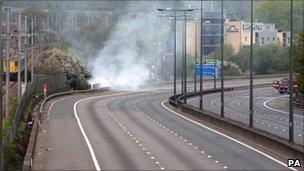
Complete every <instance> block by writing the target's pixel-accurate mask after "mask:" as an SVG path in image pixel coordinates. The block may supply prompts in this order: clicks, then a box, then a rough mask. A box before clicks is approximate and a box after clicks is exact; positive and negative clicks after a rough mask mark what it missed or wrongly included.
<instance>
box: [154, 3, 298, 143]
mask: <svg viewBox="0 0 304 171" xmlns="http://www.w3.org/2000/svg"><path fill="white" fill-rule="evenodd" d="M250 1H251V9H250V18H251V20H250V24H251V28H250V57H249V68H250V71H249V72H250V73H249V74H250V75H249V127H250V128H252V127H253V126H254V125H253V123H254V122H253V121H254V118H253V31H254V30H253V0H250ZM220 9H221V39H220V40H221V41H220V43H221V56H220V59H221V64H220V65H221V72H220V74H221V75H220V77H221V113H220V117H221V118H224V117H225V108H224V107H225V102H224V90H225V89H224V1H223V0H221V8H220ZM194 10H197V9H184V10H181V9H158V11H173V12H174V29H173V30H174V96H176V12H179V11H183V12H184V26H183V31H182V38H183V43H182V80H181V81H182V84H181V94H182V96H183V99H184V103H186V102H187V67H186V66H187V56H186V55H187V49H186V29H187V25H186V12H187V11H194ZM199 10H200V14H201V17H200V20H201V21H200V73H199V74H200V90H199V91H200V92H199V109H200V110H202V109H203V77H202V75H203V74H202V68H203V59H202V58H203V46H202V45H203V24H202V23H203V6H202V1H201V7H200V9H199ZM195 33H196V30H195ZM196 41H197V40H196V34H195V46H196ZM292 46H293V0H290V52H289V53H290V69H289V71H290V78H289V79H290V84H289V89H290V95H289V142H291V143H293V141H294V140H293V137H294V135H293V134H294V132H293V131H294V128H293V54H292ZM196 54H197V49H196V47H195V63H194V70H195V71H194V92H196V69H195V68H196V60H197V58H196ZM214 62H215V63H216V59H215V56H214ZM215 88H216V78H215V76H214V89H215Z"/></svg>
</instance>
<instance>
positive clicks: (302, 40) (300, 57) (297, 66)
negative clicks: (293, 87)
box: [293, 32, 304, 93]
mask: <svg viewBox="0 0 304 171" xmlns="http://www.w3.org/2000/svg"><path fill="white" fill-rule="evenodd" d="M303 51H304V32H302V33H301V35H300V37H299V39H298V40H297V41H296V43H295V46H294V48H293V54H294V62H293V63H294V71H295V72H296V73H297V74H298V75H297V77H296V80H297V82H298V84H299V90H300V92H302V93H304V65H303V64H304V52H303Z"/></svg>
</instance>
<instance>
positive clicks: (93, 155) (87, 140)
mask: <svg viewBox="0 0 304 171" xmlns="http://www.w3.org/2000/svg"><path fill="white" fill-rule="evenodd" d="M91 98H93V97H90V98H85V99H81V100H78V101H77V102H76V103H75V104H74V115H75V118H76V120H77V123H78V126H79V128H80V131H81V133H82V136H83V138H84V140H85V142H86V144H87V146H88V148H89V151H90V154H91V157H92V160H93V163H94V166H95V168H96V170H100V166H99V164H98V161H97V159H96V156H95V152H94V150H93V148H92V145H91V143H90V140H89V139H88V137H87V135H86V133H85V131H84V129H83V127H82V125H81V122H80V119H79V118H78V115H77V110H76V109H77V104H78V103H79V102H81V101H84V100H87V99H91Z"/></svg>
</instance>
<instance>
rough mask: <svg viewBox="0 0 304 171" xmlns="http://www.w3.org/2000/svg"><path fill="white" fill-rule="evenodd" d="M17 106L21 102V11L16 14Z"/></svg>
mask: <svg viewBox="0 0 304 171" xmlns="http://www.w3.org/2000/svg"><path fill="white" fill-rule="evenodd" d="M18 26H19V28H18V78H17V79H18V80H17V81H18V83H17V87H18V93H17V94H18V104H19V103H20V100H21V11H19V12H18Z"/></svg>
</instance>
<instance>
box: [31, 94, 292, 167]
mask: <svg viewBox="0 0 304 171" xmlns="http://www.w3.org/2000/svg"><path fill="white" fill-rule="evenodd" d="M171 94H172V90H168V89H158V90H148V91H136V92H112V91H109V92H104V93H101V94H95V95H75V96H66V97H61V98H58V99H55V100H53V101H51V102H50V103H48V105H47V108H48V112H46V113H45V115H44V116H43V119H42V123H41V130H40V131H39V133H38V142H37V148H36V150H35V152H36V154H35V156H36V157H35V159H34V170H66V169H69V170H95V169H96V170H99V169H102V170H288V168H287V167H286V166H285V163H286V161H279V160H278V159H275V158H273V157H270V156H269V155H267V154H265V153H263V152H261V151H259V150H258V149H255V148H254V147H252V146H249V145H246V144H244V143H242V142H240V141H238V140H235V139H233V138H231V137H229V136H227V135H225V134H223V133H220V132H218V131H216V130H214V129H212V128H209V127H207V126H205V125H201V124H197V123H195V122H193V121H191V120H189V119H185V118H183V117H181V116H180V115H179V113H178V112H176V111H172V109H170V108H168V107H167V106H166V103H165V102H166V100H167V99H168V97H169V96H170V95H171Z"/></svg>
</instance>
